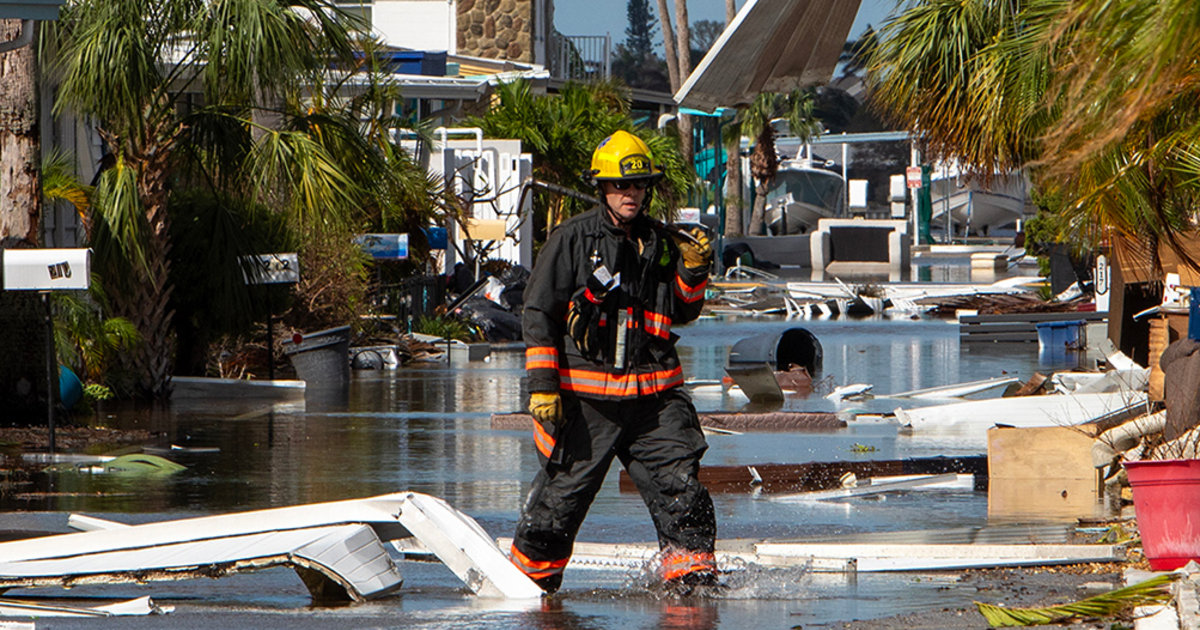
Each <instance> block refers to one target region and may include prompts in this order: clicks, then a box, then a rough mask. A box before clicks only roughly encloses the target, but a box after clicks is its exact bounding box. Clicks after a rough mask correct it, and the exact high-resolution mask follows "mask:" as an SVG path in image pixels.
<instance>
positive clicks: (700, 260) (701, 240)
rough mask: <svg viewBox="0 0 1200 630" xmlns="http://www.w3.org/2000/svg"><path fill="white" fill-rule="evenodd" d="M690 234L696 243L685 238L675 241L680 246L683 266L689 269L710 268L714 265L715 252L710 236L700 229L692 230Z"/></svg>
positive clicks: (680, 237)
mask: <svg viewBox="0 0 1200 630" xmlns="http://www.w3.org/2000/svg"><path fill="white" fill-rule="evenodd" d="M690 234H691V235H692V237H693V238H695V239H696V240H695V242H693V241H692V240H691V239H688V238H687V237H683V236H679V237H676V239H675V242H676V243H678V244H679V253H680V254H681V255H683V266H684V267H687V268H688V269H699V268H700V267H707V266H709V265H710V264H712V257H713V250H712V244H711V243H709V242H708V236H707V235H706V234H705V233H704V230H701V229H700V228H692V231H691V232H690Z"/></svg>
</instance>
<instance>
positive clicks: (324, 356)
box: [283, 326, 350, 388]
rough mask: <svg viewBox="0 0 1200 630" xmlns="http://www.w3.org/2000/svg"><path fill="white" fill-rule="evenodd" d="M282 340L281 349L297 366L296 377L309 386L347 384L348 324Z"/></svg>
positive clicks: (348, 371) (348, 373) (348, 362)
mask: <svg viewBox="0 0 1200 630" xmlns="http://www.w3.org/2000/svg"><path fill="white" fill-rule="evenodd" d="M296 337H299V339H296V338H293V339H292V340H290V341H285V342H283V352H284V354H286V355H288V359H290V360H291V361H292V365H293V366H295V368H296V377H297V378H299V379H301V380H303V381H304V382H305V383H307V384H308V386H309V387H318V388H332V387H346V386H348V385H349V384H350V327H349V326H338V327H337V328H327V329H325V330H318V331H316V332H311V333H307V334H304V335H296Z"/></svg>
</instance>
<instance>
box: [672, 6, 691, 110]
mask: <svg viewBox="0 0 1200 630" xmlns="http://www.w3.org/2000/svg"><path fill="white" fill-rule="evenodd" d="M691 40H692V26H691V24H690V23H689V22H688V9H687V0H675V60H676V62H678V63H679V85H674V86H672V87H673V88H674V89H675V90H679V88H680V87H682V86H683V82H684V81H687V78H688V75H689V74H691V73H692V41H691Z"/></svg>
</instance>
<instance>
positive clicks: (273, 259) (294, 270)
mask: <svg viewBox="0 0 1200 630" xmlns="http://www.w3.org/2000/svg"><path fill="white" fill-rule="evenodd" d="M242 261H243V262H242V276H243V279H244V280H245V281H246V284H295V283H297V282H300V259H299V258H298V257H297V256H296V253H295V252H289V253H286V254H259V255H257V256H242Z"/></svg>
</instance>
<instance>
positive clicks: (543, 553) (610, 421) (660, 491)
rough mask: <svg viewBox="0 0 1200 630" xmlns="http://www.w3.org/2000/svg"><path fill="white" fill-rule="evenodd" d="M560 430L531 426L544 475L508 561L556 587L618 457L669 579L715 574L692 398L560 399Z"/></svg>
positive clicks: (674, 394) (675, 392) (672, 394)
mask: <svg viewBox="0 0 1200 630" xmlns="http://www.w3.org/2000/svg"><path fill="white" fill-rule="evenodd" d="M562 401H563V417H564V421H563V423H562V424H561V425H557V426H556V425H553V424H550V423H545V424H543V423H540V422H538V421H537V420H534V439H535V442H536V443H537V447H538V453H539V459H540V460H541V463H542V468H541V470H539V471H538V474H537V477H535V478H534V481H533V488H532V490H531V491H530V493H529V497H528V498H527V499H526V502H525V506H524V508H523V509H522V512H521V519H520V521H519V522H518V523H517V532H516V535H515V536H514V540H513V549H512V558H513V562H514V563H515V564H516V565H517V566H518V567H520V568H521V570H522V571H524V572H525V573H526V574H527V575H529V577H531V578H533V579H534V580H536V581H537V582H538V583H539V584H541V585H542V587H543V588H546V589H547V590H555V589H557V587H558V584H559V583H560V582H561V580H562V570H563V568H565V567H566V565H567V562H568V561H569V560H570V556H571V548H572V546H573V545H574V543H575V535H576V533H577V532H578V531H579V526H580V525H581V524H582V523H583V518H584V516H585V515H586V514H587V511H588V507H590V506H591V504H592V500H593V499H594V498H595V496H596V492H597V491H598V490H599V489H600V486H601V484H602V483H603V482H604V477H605V475H606V474H607V473H608V469H609V466H610V465H611V464H612V460H613V458H614V457H616V458H617V459H619V460H620V461H621V464H622V465H623V466H625V470H626V471H628V473H629V476H630V477H631V478H632V479H633V482H634V483H635V484H636V485H637V488H638V491H639V492H640V493H641V495H642V500H643V501H645V503H646V507H647V508H649V510H650V516H651V518H652V519H653V521H654V527H655V529H657V530H658V543H659V547H660V548H661V549H662V550H663V558H662V567H661V571H660V572H661V575H662V577H663V578H664V579H667V580H670V579H675V578H679V577H682V576H684V575H687V574H689V573H693V572H696V571H701V570H707V571H712V570H713V569H714V559H713V545H714V542H715V539H716V517H715V515H714V513H713V503H712V499H711V498H710V497H709V495H708V490H706V489H705V488H704V486H703V485H701V484H700V481H699V480H698V479H697V473H698V472H699V468H700V457H701V456H702V455H703V454H704V451H705V449H707V448H708V445H707V444H706V442H705V441H704V434H703V433H701V431H700V421H699V418H697V416H696V410H695V408H694V407H693V406H692V403H691V400H690V399H689V398H688V395H687V394H686V393H685V392H683V391H681V390H680V389H678V388H676V389H671V390H667V391H666V392H663V393H661V394H659V395H654V396H645V397H641V398H635V399H630V400H622V401H611V400H595V399H589V398H580V397H579V396H576V395H574V394H572V393H571V392H563V393H562Z"/></svg>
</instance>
